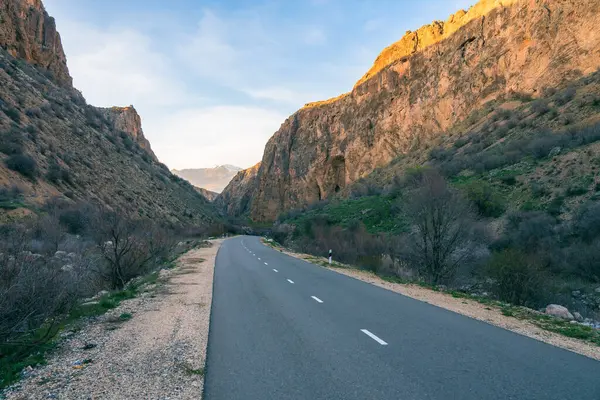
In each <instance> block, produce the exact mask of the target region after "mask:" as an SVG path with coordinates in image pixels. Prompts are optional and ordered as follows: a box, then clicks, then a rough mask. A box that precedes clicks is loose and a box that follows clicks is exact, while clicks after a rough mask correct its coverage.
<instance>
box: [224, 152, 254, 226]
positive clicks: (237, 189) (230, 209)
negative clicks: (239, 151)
mask: <svg viewBox="0 0 600 400" xmlns="http://www.w3.org/2000/svg"><path fill="white" fill-rule="evenodd" d="M260 165H261V163H258V164H256V165H255V166H253V167H250V168H248V169H245V170H243V171H240V172H238V173H237V174H236V175H235V176H234V177H233V179H232V180H231V182H229V185H227V187H226V188H225V189H224V190H223V192H222V193H221V194H220V195H219V197H217V198H216V199H215V204H216V205H217V207H218V208H220V209H222V210H223V211H224V212H225V213H226V214H227V215H232V216H238V215H243V214H247V213H248V212H249V211H250V208H249V207H250V205H251V202H252V198H253V197H254V195H255V190H256V187H257V186H256V183H257V182H256V178H257V175H258V171H259V169H260Z"/></svg>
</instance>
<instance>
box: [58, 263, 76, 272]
mask: <svg viewBox="0 0 600 400" xmlns="http://www.w3.org/2000/svg"><path fill="white" fill-rule="evenodd" d="M73 268H74V267H73V266H72V265H71V264H66V265H63V266H62V267H61V269H60V270H61V271H62V272H73Z"/></svg>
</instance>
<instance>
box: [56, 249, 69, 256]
mask: <svg viewBox="0 0 600 400" xmlns="http://www.w3.org/2000/svg"><path fill="white" fill-rule="evenodd" d="M66 256H67V252H66V251H60V250H59V251H57V252H56V253H54V257H55V258H65V257H66Z"/></svg>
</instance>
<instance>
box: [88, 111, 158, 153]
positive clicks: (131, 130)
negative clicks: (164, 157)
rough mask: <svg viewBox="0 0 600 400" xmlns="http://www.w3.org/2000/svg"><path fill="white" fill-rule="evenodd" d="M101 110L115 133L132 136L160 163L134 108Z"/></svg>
mask: <svg viewBox="0 0 600 400" xmlns="http://www.w3.org/2000/svg"><path fill="white" fill-rule="evenodd" d="M99 110H100V111H101V112H102V113H103V114H104V117H105V118H106V119H107V120H108V121H109V122H110V124H111V125H112V126H113V128H114V131H115V132H125V133H127V134H128V135H129V136H131V138H132V139H133V141H134V142H136V143H137V144H138V145H139V146H140V147H141V148H142V149H144V150H146V151H147V152H148V154H150V156H152V158H153V159H154V160H155V161H158V158H157V157H156V155H155V154H154V152H153V151H152V147H151V146H150V142H149V141H148V139H146V137H145V136H144V131H143V130H142V119H141V118H140V115H139V114H138V113H137V111H136V109H135V108H134V107H133V106H129V107H110V108H99Z"/></svg>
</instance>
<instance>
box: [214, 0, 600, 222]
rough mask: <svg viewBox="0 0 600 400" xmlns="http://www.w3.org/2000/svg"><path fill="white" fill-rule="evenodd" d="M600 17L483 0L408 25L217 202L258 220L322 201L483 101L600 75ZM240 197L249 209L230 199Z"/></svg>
mask: <svg viewBox="0 0 600 400" xmlns="http://www.w3.org/2000/svg"><path fill="white" fill-rule="evenodd" d="M599 24H600V2H598V1H597V0H552V1H550V0H517V1H490V0H483V1H481V2H479V3H478V4H477V5H476V6H474V7H473V8H472V9H470V10H469V11H468V12H464V11H461V12H459V13H457V14H455V15H454V16H452V17H451V18H450V19H449V20H448V21H447V22H445V23H441V22H435V23H433V24H431V25H429V26H427V27H424V28H421V29H419V30H417V31H416V32H409V33H407V35H406V36H405V37H404V38H402V39H401V40H400V41H399V42H397V43H396V44H394V45H392V46H391V47H389V48H388V49H386V50H385V51H384V52H383V53H382V55H381V56H379V57H378V58H377V61H376V62H375V65H374V66H373V68H372V69H371V70H370V71H369V72H368V73H367V74H366V75H365V77H363V78H362V79H361V80H360V81H359V82H358V83H357V85H356V86H355V87H354V88H353V90H352V92H350V93H348V94H346V95H343V96H340V97H338V98H336V99H332V100H329V101H325V102H319V103H313V104H309V105H307V106H306V107H304V108H303V109H301V110H299V111H298V112H296V113H295V114H294V115H292V116H291V117H289V118H288V119H287V120H286V121H285V122H284V124H283V125H282V127H281V128H280V130H279V131H277V132H276V133H275V134H274V135H273V137H272V138H271V139H270V140H269V142H268V143H267V145H266V148H265V152H264V156H263V160H262V163H261V166H260V168H259V170H258V172H257V175H256V177H255V178H253V179H251V180H240V181H239V182H238V184H237V185H236V184H235V182H232V184H231V185H230V186H229V187H228V188H227V189H226V190H225V192H224V193H223V196H222V199H223V200H224V201H225V203H226V207H227V209H228V210H230V212H233V213H235V214H239V213H243V212H244V211H245V210H249V212H250V216H251V217H252V218H253V219H254V220H257V221H270V220H273V219H275V218H276V217H277V215H278V214H279V213H281V212H283V211H285V210H288V209H291V208H299V207H302V206H305V205H307V204H310V203H313V202H316V201H319V200H321V199H326V198H328V197H330V196H332V195H333V194H335V193H336V192H339V191H343V190H344V188H345V187H346V186H348V185H349V184H351V183H353V182H355V181H356V180H358V179H360V178H361V177H364V176H366V175H368V174H369V173H371V172H372V171H374V170H375V169H376V168H378V167H382V166H384V165H386V164H388V163H389V162H390V161H391V160H393V159H394V158H397V157H398V156H401V155H402V154H407V153H409V152H410V151H411V150H412V149H415V148H421V147H422V144H423V143H425V142H428V141H431V140H433V139H435V138H436V137H439V136H440V135H443V134H444V132H445V131H446V130H448V129H449V128H450V127H452V126H454V125H455V124H457V123H458V122H460V121H462V120H464V119H465V118H466V117H467V116H468V115H470V114H471V113H472V112H473V111H475V110H478V109H480V108H482V106H483V105H484V104H485V103H487V102H489V101H491V100H494V99H498V98H501V97H510V96H512V95H515V94H526V95H528V96H533V97H536V96H537V95H539V94H540V93H541V92H542V90H543V89H544V88H546V87H561V86H564V85H565V84H567V83H568V82H569V81H571V80H574V79H576V78H579V77H581V76H584V75H587V74H590V73H592V72H594V71H596V70H597V69H598V67H600V30H598V29H597V26H598V25H599ZM239 196H241V197H248V196H250V197H252V201H251V204H250V205H247V204H244V203H243V202H242V203H239V202H237V200H233V201H232V200H229V201H227V199H237V197H239ZM241 206H243V207H241Z"/></svg>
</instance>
